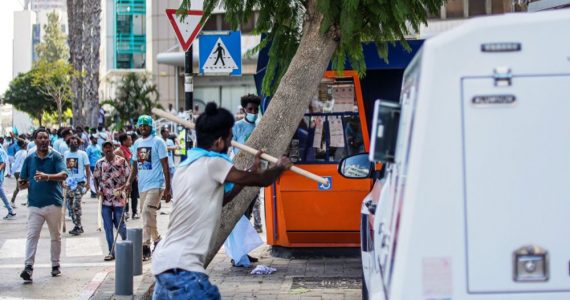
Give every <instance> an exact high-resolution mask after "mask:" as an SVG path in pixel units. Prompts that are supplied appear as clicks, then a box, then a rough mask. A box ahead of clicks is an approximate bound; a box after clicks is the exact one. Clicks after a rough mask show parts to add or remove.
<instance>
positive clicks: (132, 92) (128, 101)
mask: <svg viewBox="0 0 570 300" xmlns="http://www.w3.org/2000/svg"><path fill="white" fill-rule="evenodd" d="M158 99H159V95H158V89H157V87H156V84H152V82H151V81H150V80H149V76H148V74H141V73H134V72H132V73H128V74H127V75H125V76H123V77H122V78H121V80H120V81H119V83H118V86H117V89H116V92H115V99H111V100H106V101H103V102H101V106H103V105H105V104H108V105H110V106H112V107H113V108H114V109H115V114H116V116H117V117H116V119H115V120H116V128H117V129H121V128H123V126H124V125H125V124H134V122H135V120H136V119H137V118H138V116H140V115H142V114H147V115H150V114H151V110H152V109H153V108H155V107H156V108H162V106H161V105H160V104H158Z"/></svg>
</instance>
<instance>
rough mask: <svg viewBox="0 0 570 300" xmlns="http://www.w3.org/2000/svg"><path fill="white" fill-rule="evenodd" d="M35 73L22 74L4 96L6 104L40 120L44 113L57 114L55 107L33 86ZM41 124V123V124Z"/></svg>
mask: <svg viewBox="0 0 570 300" xmlns="http://www.w3.org/2000/svg"><path fill="white" fill-rule="evenodd" d="M32 72H33V71H29V72H27V73H20V74H18V76H16V78H14V79H13V80H12V81H11V82H10V86H9V87H8V90H6V93H5V94H4V100H5V102H6V103H9V104H12V105H13V106H14V107H15V108H17V109H18V110H21V111H23V112H26V113H28V114H29V115H30V116H31V117H32V118H35V119H38V120H40V119H41V117H42V115H43V113H44V112H48V113H49V112H55V111H56V110H57V108H56V106H55V105H52V102H51V101H49V99H48V98H47V97H46V96H45V95H44V94H43V93H42V92H41V91H40V89H39V88H38V87H37V86H35V85H34V84H33V74H32ZM40 123H41V122H40Z"/></svg>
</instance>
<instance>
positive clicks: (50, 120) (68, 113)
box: [42, 105, 73, 126]
mask: <svg viewBox="0 0 570 300" xmlns="http://www.w3.org/2000/svg"><path fill="white" fill-rule="evenodd" d="M57 118H58V113H57V112H50V113H44V115H43V122H42V123H43V124H45V125H46V126H47V125H49V124H57V122H58V121H57ZM71 118H73V111H72V110H71V105H70V106H69V107H67V108H65V109H64V111H63V114H62V115H61V119H62V121H63V123H67V121H69V120H70V119H71Z"/></svg>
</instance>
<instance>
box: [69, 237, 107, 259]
mask: <svg viewBox="0 0 570 300" xmlns="http://www.w3.org/2000/svg"><path fill="white" fill-rule="evenodd" d="M102 255H103V251H101V244H100V243H99V238H68V239H65V256H67V257H76V256H102Z"/></svg>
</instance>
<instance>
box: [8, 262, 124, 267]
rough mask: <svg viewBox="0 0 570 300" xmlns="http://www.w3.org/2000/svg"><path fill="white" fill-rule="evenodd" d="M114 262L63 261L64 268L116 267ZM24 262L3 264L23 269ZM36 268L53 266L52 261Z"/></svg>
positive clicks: (37, 265) (35, 265)
mask: <svg viewBox="0 0 570 300" xmlns="http://www.w3.org/2000/svg"><path fill="white" fill-rule="evenodd" d="M114 266H115V263H114V262H100V263H62V264H61V267H62V268H89V267H114ZM23 267H24V265H23V264H6V265H2V269H22V268H23ZM36 268H51V263H48V264H34V269H36Z"/></svg>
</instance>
